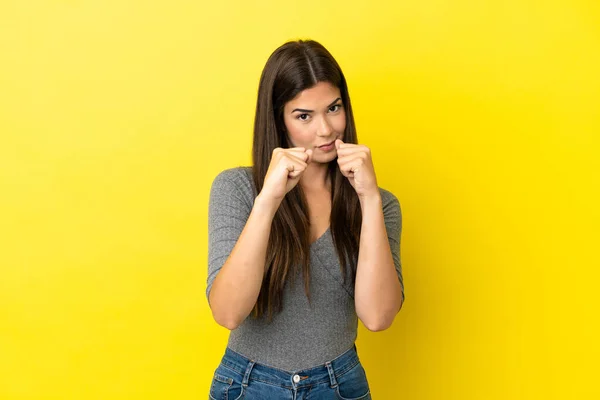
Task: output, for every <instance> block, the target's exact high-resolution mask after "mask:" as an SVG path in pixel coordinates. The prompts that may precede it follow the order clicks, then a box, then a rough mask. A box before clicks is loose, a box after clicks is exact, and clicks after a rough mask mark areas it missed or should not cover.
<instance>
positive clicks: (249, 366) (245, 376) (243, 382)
mask: <svg viewBox="0 0 600 400" xmlns="http://www.w3.org/2000/svg"><path fill="white" fill-rule="evenodd" d="M255 363H256V362H255V361H254V360H250V362H248V367H246V373H245V374H244V379H243V380H242V386H244V387H247V386H248V381H249V380H250V372H251V371H252V368H253V367H254V364H255Z"/></svg>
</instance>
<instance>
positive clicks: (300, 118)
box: [296, 114, 308, 121]
mask: <svg viewBox="0 0 600 400" xmlns="http://www.w3.org/2000/svg"><path fill="white" fill-rule="evenodd" d="M303 115H304V116H307V117H308V114H299V115H298V116H297V117H296V118H297V119H299V120H300V121H306V120H307V119H308V118H302V116H303Z"/></svg>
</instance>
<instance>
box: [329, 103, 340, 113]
mask: <svg viewBox="0 0 600 400" xmlns="http://www.w3.org/2000/svg"><path fill="white" fill-rule="evenodd" d="M336 107H339V108H337V109H336ZM332 108H333V110H332ZM340 108H342V105H341V104H334V105H333V106H331V107H329V110H330V111H331V112H336V111H338V110H339V109H340Z"/></svg>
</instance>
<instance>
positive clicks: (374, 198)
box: [358, 193, 383, 210]
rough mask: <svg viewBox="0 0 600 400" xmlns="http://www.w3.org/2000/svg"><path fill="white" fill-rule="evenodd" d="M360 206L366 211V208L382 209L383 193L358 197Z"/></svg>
mask: <svg viewBox="0 0 600 400" xmlns="http://www.w3.org/2000/svg"><path fill="white" fill-rule="evenodd" d="M358 199H359V201H360V206H361V208H362V209H363V210H364V209H365V208H366V207H381V206H382V203H383V201H382V200H381V193H373V194H368V195H364V196H359V197H358Z"/></svg>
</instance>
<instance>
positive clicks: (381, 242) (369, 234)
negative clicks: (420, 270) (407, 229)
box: [354, 194, 404, 331]
mask: <svg viewBox="0 0 600 400" xmlns="http://www.w3.org/2000/svg"><path fill="white" fill-rule="evenodd" d="M361 209H362V215H363V220H362V221H363V222H362V227H361V235H360V248H359V253H358V267H357V271H356V283H355V289H354V294H355V297H354V301H355V306H356V314H357V315H358V317H359V318H360V320H361V321H362V322H363V324H364V325H365V326H366V327H367V329H369V330H371V331H380V330H384V329H387V328H389V327H390V326H391V324H392V322H393V320H394V317H395V316H396V314H397V313H398V311H400V309H401V308H402V304H403V302H404V288H403V285H402V278H401V275H400V274H401V272H400V270H399V263H400V260H399V254H398V251H399V243H400V229H401V227H400V226H401V219H400V207H399V203H398V201H397V200H396V199H395V198H394V199H393V201H392V202H391V203H390V204H388V214H389V219H390V229H389V230H390V231H391V232H389V234H390V238H388V229H386V220H385V219H384V213H383V210H382V198H381V195H380V194H378V195H377V196H372V197H365V198H361ZM394 228H396V229H394ZM396 236H397V237H396ZM392 239H393V240H392ZM396 241H397V243H398V249H397V251H396V252H395V254H394V253H393V252H392V251H391V245H390V243H393V244H392V246H395V243H396ZM394 258H396V259H397V261H395V260H394ZM396 263H398V269H397V267H396Z"/></svg>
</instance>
